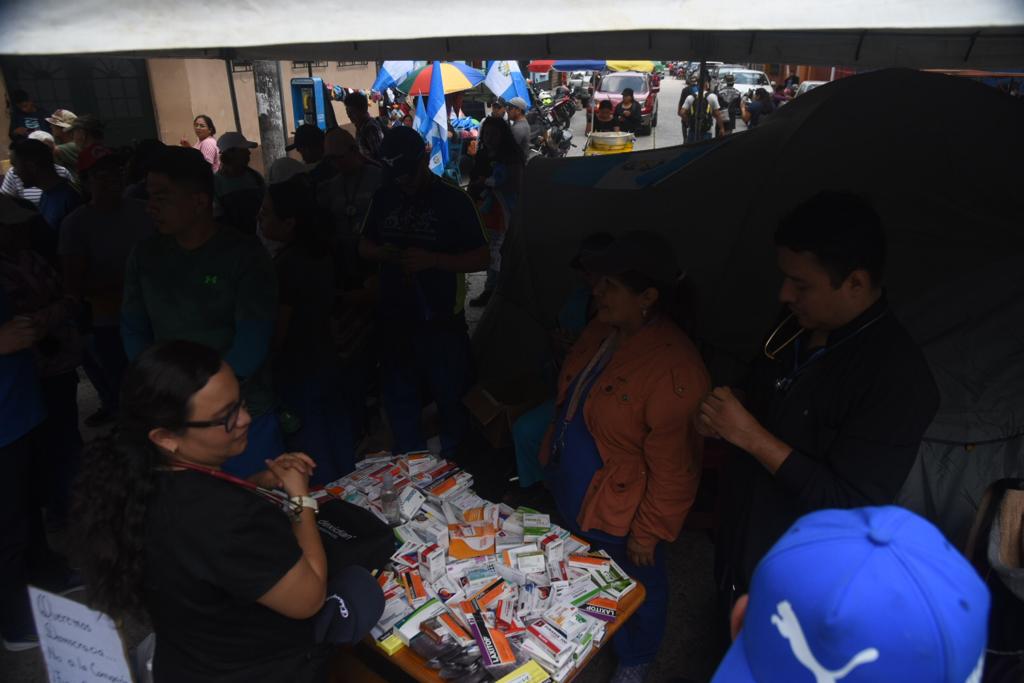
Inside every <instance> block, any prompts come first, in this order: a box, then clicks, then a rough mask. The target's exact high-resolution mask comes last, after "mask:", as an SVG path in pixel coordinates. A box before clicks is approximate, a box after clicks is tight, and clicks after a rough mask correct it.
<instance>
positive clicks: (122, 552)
mask: <svg viewBox="0 0 1024 683" xmlns="http://www.w3.org/2000/svg"><path fill="white" fill-rule="evenodd" d="M220 367H221V359H220V355H219V354H218V353H217V352H216V351H214V350H213V349H211V348H209V347H206V346H203V345H201V344H195V343H193V342H187V341H169V342H163V343H160V344H156V345H155V346H152V347H150V348H149V349H147V350H146V351H144V352H143V353H142V354H141V355H140V356H139V357H138V358H137V359H136V360H135V362H134V363H132V365H131V366H130V367H129V368H128V372H127V373H126V375H125V379H124V385H123V387H122V389H121V414H120V416H119V418H118V425H117V429H116V431H115V432H114V434H113V435H112V436H110V437H107V438H104V439H99V440H97V441H95V442H93V444H92V445H91V446H90V447H89V449H88V450H87V452H86V454H85V456H84V458H83V461H82V470H81V474H80V475H79V478H78V483H77V486H76V489H75V490H76V496H75V499H74V501H73V503H72V505H73V507H72V519H73V520H74V521H73V522H72V524H73V527H72V532H73V533H72V535H71V538H72V556H73V558H74V560H75V562H76V564H77V566H78V567H79V568H80V569H81V572H82V576H83V578H84V579H85V584H86V586H87V588H88V591H89V601H90V604H91V605H92V606H94V607H95V608H96V609H100V610H102V611H104V612H106V613H107V614H109V615H110V616H112V617H113V618H115V619H121V618H123V617H125V616H128V615H133V616H140V615H143V614H144V613H145V607H144V604H143V599H142V585H143V584H142V582H143V576H144V574H145V558H146V549H145V528H146V513H147V506H148V503H149V501H150V499H151V498H152V496H153V494H154V492H155V489H156V470H157V468H158V467H159V466H160V465H162V464H163V463H164V462H165V460H164V456H163V454H162V453H161V452H160V450H159V449H158V448H157V447H156V445H154V444H153V442H152V441H151V440H150V438H149V433H150V432H151V431H152V430H154V429H158V428H163V429H168V430H171V431H173V432H181V431H183V430H184V429H185V428H186V427H185V423H186V422H187V421H188V419H189V415H190V413H191V410H192V397H193V396H194V395H195V394H196V392H198V391H199V390H200V389H202V388H203V387H204V386H206V383H207V382H208V381H209V379H210V378H211V377H212V376H213V375H215V374H217V372H219V371H220Z"/></svg>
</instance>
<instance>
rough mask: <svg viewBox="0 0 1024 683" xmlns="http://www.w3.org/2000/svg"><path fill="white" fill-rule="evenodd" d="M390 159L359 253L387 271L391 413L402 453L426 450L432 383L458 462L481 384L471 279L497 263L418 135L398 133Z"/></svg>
mask: <svg viewBox="0 0 1024 683" xmlns="http://www.w3.org/2000/svg"><path fill="white" fill-rule="evenodd" d="M381 158H382V159H383V161H384V163H385V174H386V176H387V178H388V182H387V183H386V184H385V185H384V186H383V187H381V188H380V189H379V190H377V192H376V193H375V194H374V197H373V200H372V202H371V204H370V208H369V209H368V211H367V215H366V220H365V222H364V224H363V240H362V242H361V243H360V245H359V252H360V255H361V256H362V257H363V258H365V259H367V260H368V261H371V262H374V263H377V264H380V301H379V310H378V334H379V336H380V344H379V349H380V358H381V375H382V376H381V390H382V394H383V399H384V408H385V412H386V413H387V416H388V421H389V423H390V425H391V429H392V433H393V436H394V439H395V444H394V448H395V451H396V452H407V451H413V450H421V449H423V448H425V447H426V441H425V439H424V437H423V434H422V433H421V431H420V416H421V411H422V401H421V398H420V391H419V389H420V386H421V383H423V382H424V381H425V382H426V384H427V385H429V387H430V390H431V393H432V397H433V399H434V401H436V403H437V407H438V413H439V416H440V421H441V429H440V432H441V434H440V435H441V451H442V454H443V455H445V456H450V455H453V454H454V453H455V451H456V449H457V448H458V445H459V443H460V442H461V440H462V437H463V436H464V435H465V433H466V430H467V428H468V425H469V416H468V413H467V412H466V409H465V407H464V406H463V405H462V397H463V395H464V394H465V392H466V391H467V390H468V389H469V386H470V382H471V377H472V368H471V361H470V357H471V356H470V348H469V335H468V334H467V331H466V318H465V303H466V277H465V274H466V273H471V272H475V271H480V270H485V269H486V268H487V266H488V264H489V263H490V253H489V251H488V248H487V240H486V238H485V236H484V226H483V222H482V221H481V219H480V215H479V214H478V213H477V210H476V206H475V205H474V204H473V200H472V199H470V197H469V195H468V194H466V193H465V192H463V191H462V190H460V189H459V188H457V187H455V186H453V185H451V184H449V183H447V182H446V181H444V180H443V179H441V178H439V177H437V176H435V175H434V174H433V173H431V172H430V169H429V168H428V167H427V154H426V148H425V145H424V142H423V138H422V137H420V134H419V133H417V132H416V131H415V130H413V129H411V128H405V127H400V128H392V129H391V130H389V131H388V132H387V133H386V134H385V136H384V142H383V143H382V145H381Z"/></svg>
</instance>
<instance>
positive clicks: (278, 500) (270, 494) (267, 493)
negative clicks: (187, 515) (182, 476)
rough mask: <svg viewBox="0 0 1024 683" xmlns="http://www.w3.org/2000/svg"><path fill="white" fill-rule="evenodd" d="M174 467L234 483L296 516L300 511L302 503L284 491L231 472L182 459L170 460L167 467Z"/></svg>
mask: <svg viewBox="0 0 1024 683" xmlns="http://www.w3.org/2000/svg"><path fill="white" fill-rule="evenodd" d="M175 467H180V468H182V469H186V470H192V471H193V472H200V473H202V474H207V475H209V476H211V477H214V478H216V479H220V480H221V481H226V482H229V483H231V484H234V485H236V486H241V487H242V488H243V489H247V490H249V491H252V492H253V493H255V494H256V495H258V496H260V497H261V498H263V499H264V500H267V501H269V502H271V503H274V504H275V505H276V506H278V507H280V508H281V509H282V510H283V511H285V512H291V514H292V515H293V516H296V515H299V514H301V513H302V505H301V504H299V503H296V502H294V501H292V500H291V499H289V498H288V496H287V495H286V494H284V493H282V492H280V491H275V490H273V489H267V488H263V487H262V486H257V485H256V484H254V483H252V482H251V481H246V480H245V479H240V478H238V477H236V476H234V475H232V474H228V473H227V472H222V471H221V470H215V469H213V468H212V467H204V466H203V465H196V464H195V463H191V462H185V461H184V460H175V461H173V462H171V463H170V464H169V465H168V466H167V469H172V468H175Z"/></svg>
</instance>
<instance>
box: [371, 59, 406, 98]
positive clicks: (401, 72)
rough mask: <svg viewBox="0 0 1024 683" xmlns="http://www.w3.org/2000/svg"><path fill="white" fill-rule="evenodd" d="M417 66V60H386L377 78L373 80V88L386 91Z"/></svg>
mask: <svg viewBox="0 0 1024 683" xmlns="http://www.w3.org/2000/svg"><path fill="white" fill-rule="evenodd" d="M415 67H416V63H415V62H411V61H410V62H384V64H382V65H381V69H380V73H379V74H377V80H375V81H374V82H373V88H372V89H373V90H376V91H377V92H384V91H385V90H387V89H388V88H394V87H395V86H396V85H398V84H399V83H401V82H402V81H404V80H405V79H406V78H407V77H408V76H409V74H410V73H411V72H412V70H413V69H414V68H415Z"/></svg>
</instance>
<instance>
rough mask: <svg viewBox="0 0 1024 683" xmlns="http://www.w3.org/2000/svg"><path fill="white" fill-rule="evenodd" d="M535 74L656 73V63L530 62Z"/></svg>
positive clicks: (607, 61) (530, 67) (614, 61)
mask: <svg viewBox="0 0 1024 683" xmlns="http://www.w3.org/2000/svg"><path fill="white" fill-rule="evenodd" d="M528 68H529V70H530V71H531V72H533V73H544V72H546V71H644V72H647V73H650V72H652V71H654V62H652V61H649V60H645V59H634V60H628V59H619V60H615V59H613V60H604V59H535V60H533V61H532V62H530V65H529V67H528Z"/></svg>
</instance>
